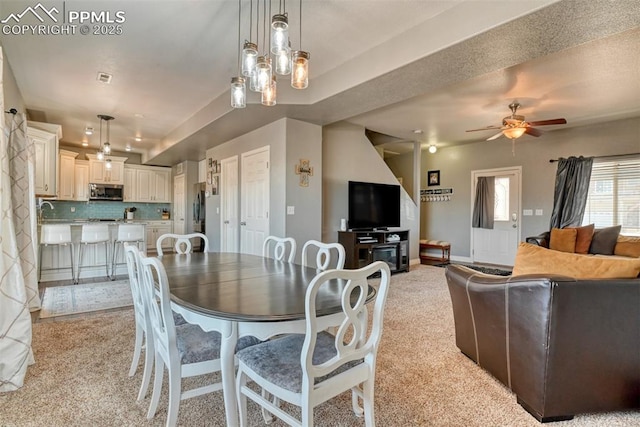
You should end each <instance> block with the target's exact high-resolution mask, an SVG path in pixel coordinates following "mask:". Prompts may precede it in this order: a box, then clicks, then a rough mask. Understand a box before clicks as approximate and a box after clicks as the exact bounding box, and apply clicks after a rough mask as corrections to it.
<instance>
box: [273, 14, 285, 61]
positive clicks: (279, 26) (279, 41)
mask: <svg viewBox="0 0 640 427" xmlns="http://www.w3.org/2000/svg"><path fill="white" fill-rule="evenodd" d="M288 45H289V19H288V18H287V15H286V14H277V15H273V18H271V53H274V54H277V53H278V52H280V51H281V50H284V49H286V48H287V47H288Z"/></svg>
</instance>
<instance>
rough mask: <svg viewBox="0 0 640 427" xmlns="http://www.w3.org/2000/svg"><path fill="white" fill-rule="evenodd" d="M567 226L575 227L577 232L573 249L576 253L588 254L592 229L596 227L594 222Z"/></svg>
mask: <svg viewBox="0 0 640 427" xmlns="http://www.w3.org/2000/svg"><path fill="white" fill-rule="evenodd" d="M567 228H575V229H576V231H577V232H578V234H577V235H576V247H575V249H574V250H573V251H574V252H575V253H577V254H588V253H589V247H590V246H591V239H592V238H593V231H594V230H595V228H596V226H595V224H589V225H584V226H582V227H567Z"/></svg>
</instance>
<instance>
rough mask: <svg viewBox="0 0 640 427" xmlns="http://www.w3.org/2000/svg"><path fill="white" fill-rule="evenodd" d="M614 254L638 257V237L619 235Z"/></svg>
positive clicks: (639, 247) (639, 238)
mask: <svg viewBox="0 0 640 427" xmlns="http://www.w3.org/2000/svg"><path fill="white" fill-rule="evenodd" d="M613 253H614V255H621V256H629V257H633V258H640V237H632V236H619V237H618V242H617V243H616V247H615V250H614V252H613Z"/></svg>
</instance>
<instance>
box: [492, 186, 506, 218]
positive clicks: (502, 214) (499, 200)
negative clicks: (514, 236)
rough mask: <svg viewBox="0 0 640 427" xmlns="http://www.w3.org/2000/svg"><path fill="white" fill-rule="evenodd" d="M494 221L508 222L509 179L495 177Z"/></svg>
mask: <svg viewBox="0 0 640 427" xmlns="http://www.w3.org/2000/svg"><path fill="white" fill-rule="evenodd" d="M495 188H496V190H495V191H496V193H495V207H494V211H493V220H494V221H509V178H508V177H495Z"/></svg>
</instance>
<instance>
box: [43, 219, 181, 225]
mask: <svg viewBox="0 0 640 427" xmlns="http://www.w3.org/2000/svg"><path fill="white" fill-rule="evenodd" d="M151 221H171V220H170V219H127V220H124V219H117V220H112V219H107V220H96V219H89V218H84V219H82V218H78V219H64V218H51V219H43V220H42V222H41V223H40V224H38V225H43V224H71V225H82V224H107V225H117V224H146V223H148V222H151Z"/></svg>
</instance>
